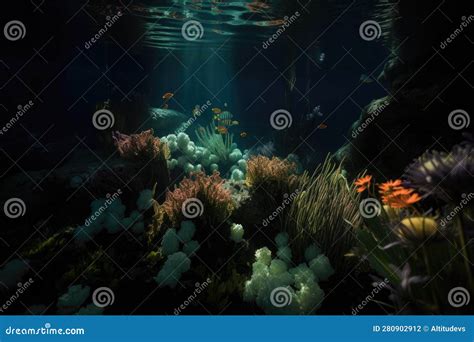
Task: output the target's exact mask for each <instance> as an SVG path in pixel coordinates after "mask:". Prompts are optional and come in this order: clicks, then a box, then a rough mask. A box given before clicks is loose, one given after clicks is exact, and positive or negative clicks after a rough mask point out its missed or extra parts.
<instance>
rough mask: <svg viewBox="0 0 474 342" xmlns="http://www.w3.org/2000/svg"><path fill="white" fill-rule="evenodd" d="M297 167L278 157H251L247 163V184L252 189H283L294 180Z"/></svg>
mask: <svg viewBox="0 0 474 342" xmlns="http://www.w3.org/2000/svg"><path fill="white" fill-rule="evenodd" d="M295 170H296V165H295V164H293V163H291V162H289V161H287V160H284V159H280V158H277V157H272V158H268V157H265V156H255V157H251V158H250V159H249V160H248V161H247V177H246V182H247V184H248V185H249V186H251V187H256V188H259V187H268V188H271V187H283V186H282V184H290V183H291V181H292V180H294V178H295V176H294V175H293V174H294V173H295Z"/></svg>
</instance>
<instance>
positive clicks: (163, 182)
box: [113, 129, 170, 198]
mask: <svg viewBox="0 0 474 342" xmlns="http://www.w3.org/2000/svg"><path fill="white" fill-rule="evenodd" d="M113 138H114V144H115V146H116V148H117V151H118V152H119V153H120V156H121V157H123V158H124V159H125V160H127V161H129V162H131V163H136V165H134V164H132V165H131V166H130V168H132V169H134V172H133V177H132V179H133V178H135V177H136V176H139V178H141V179H142V180H143V181H142V183H143V187H148V188H152V187H153V188H154V189H155V192H154V193H155V195H156V197H157V198H161V197H162V196H163V195H164V193H165V190H166V188H167V187H168V185H169V183H170V176H169V170H168V159H169V158H170V149H169V146H168V144H167V143H166V142H164V141H162V140H160V139H159V138H157V137H155V136H154V135H153V129H149V130H147V131H143V132H141V133H138V134H131V135H126V134H122V133H120V132H118V131H117V132H114V133H113ZM140 190H142V189H140Z"/></svg>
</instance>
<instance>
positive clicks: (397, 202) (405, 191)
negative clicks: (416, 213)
mask: <svg viewBox="0 0 474 342" xmlns="http://www.w3.org/2000/svg"><path fill="white" fill-rule="evenodd" d="M402 184H403V182H402V181H401V180H400V179H397V180H394V181H387V182H385V183H382V184H380V185H379V193H380V195H381V198H382V202H383V203H384V204H386V205H388V206H389V207H391V208H406V207H408V206H410V205H412V204H414V203H417V202H419V201H420V200H421V197H420V195H418V194H417V193H415V192H414V191H415V190H414V189H409V188H406V187H404V186H403V185H402Z"/></svg>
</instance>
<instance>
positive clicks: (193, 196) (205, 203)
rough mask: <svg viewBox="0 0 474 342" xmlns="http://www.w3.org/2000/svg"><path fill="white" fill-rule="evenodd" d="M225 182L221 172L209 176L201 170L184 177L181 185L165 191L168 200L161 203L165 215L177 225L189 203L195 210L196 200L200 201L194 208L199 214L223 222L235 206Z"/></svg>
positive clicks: (184, 217) (211, 220)
mask: <svg viewBox="0 0 474 342" xmlns="http://www.w3.org/2000/svg"><path fill="white" fill-rule="evenodd" d="M223 183H224V180H223V179H222V178H221V177H220V176H219V173H214V174H212V175H210V176H206V175H205V174H204V173H202V172H199V173H195V174H192V175H191V176H190V177H189V178H184V179H183V180H182V181H181V182H180V183H179V186H178V187H176V188H175V189H174V190H173V191H168V193H167V194H166V200H165V201H164V203H163V204H162V208H163V210H164V212H165V213H166V217H167V218H168V219H169V220H170V221H171V222H172V223H173V224H174V225H176V224H178V223H179V222H181V221H183V220H185V219H186V216H185V214H183V212H185V211H186V210H188V209H187V208H186V206H187V205H188V203H189V209H192V208H191V206H193V203H191V202H193V201H194V202H196V203H194V204H198V206H197V207H196V208H194V209H197V210H198V213H197V215H196V217H197V216H200V217H201V218H205V219H206V220H208V221H210V223H211V224H217V225H218V224H221V223H222V222H224V221H225V220H226V219H227V218H228V217H229V216H230V214H231V213H232V210H233V207H234V206H233V201H232V196H231V193H230V191H229V190H227V189H226V188H224V186H223ZM199 202H200V203H199ZM203 214H205V215H203ZM193 215H194V214H193Z"/></svg>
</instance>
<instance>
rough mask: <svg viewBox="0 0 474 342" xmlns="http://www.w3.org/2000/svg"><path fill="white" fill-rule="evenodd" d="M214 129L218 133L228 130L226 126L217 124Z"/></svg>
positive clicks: (225, 132) (224, 132)
mask: <svg viewBox="0 0 474 342" xmlns="http://www.w3.org/2000/svg"><path fill="white" fill-rule="evenodd" d="M216 130H217V132H218V133H220V134H227V133H228V132H229V131H228V130H227V127H225V126H217V127H216Z"/></svg>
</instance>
